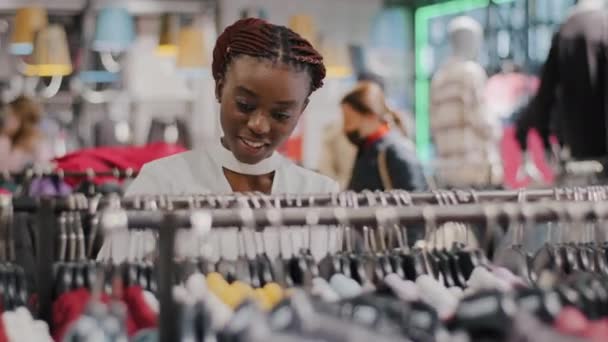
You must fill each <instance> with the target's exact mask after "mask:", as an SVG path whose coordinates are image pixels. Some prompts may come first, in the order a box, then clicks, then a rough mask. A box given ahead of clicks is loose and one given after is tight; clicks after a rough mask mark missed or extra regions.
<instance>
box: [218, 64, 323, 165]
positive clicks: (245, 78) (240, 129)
mask: <svg viewBox="0 0 608 342" xmlns="http://www.w3.org/2000/svg"><path fill="white" fill-rule="evenodd" d="M310 81H311V80H310V76H309V74H308V73H307V72H306V71H295V70H294V69H293V68H291V67H289V66H286V65H283V64H277V63H273V62H271V61H267V60H263V59H259V58H255V57H249V56H239V57H237V58H236V59H234V60H233V61H232V63H231V65H230V67H229V68H228V70H227V72H226V75H225V77H224V79H222V80H220V81H219V82H218V84H217V88H216V94H217V97H218V100H219V102H220V121H221V124H222V129H223V130H224V138H223V143H224V145H225V146H226V147H227V148H228V149H229V150H230V151H232V153H233V154H234V156H235V157H236V159H238V160H239V161H240V162H243V163H247V164H255V163H258V162H260V161H261V160H263V159H265V158H268V157H269V156H270V155H272V153H273V152H274V151H275V150H276V149H277V148H278V147H279V146H280V145H281V144H282V143H283V142H284V141H285V140H286V139H287V138H288V137H289V136H290V135H291V133H292V132H293V130H294V128H295V127H296V124H297V123H298V120H299V118H300V115H301V114H302V112H303V111H304V109H305V108H306V105H307V104H308V94H309V89H310Z"/></svg>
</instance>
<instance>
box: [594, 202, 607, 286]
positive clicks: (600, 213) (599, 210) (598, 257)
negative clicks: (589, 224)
mask: <svg viewBox="0 0 608 342" xmlns="http://www.w3.org/2000/svg"><path fill="white" fill-rule="evenodd" d="M599 201H600V200H598V202H597V203H596V204H595V206H594V211H595V214H596V217H598V219H597V220H596V226H595V228H596V229H599V228H600V227H604V226H605V224H606V222H605V220H604V219H603V218H604V217H606V215H607V214H608V208H607V207H606V205H604V204H603V203H602V202H599ZM595 241H596V243H595V247H594V248H595V250H596V254H595V262H596V265H597V269H598V272H599V273H600V274H602V275H604V276H608V260H607V258H606V250H605V249H604V247H603V246H604V245H605V243H604V244H600V243H599V238H598V236H597V230H596V240H595Z"/></svg>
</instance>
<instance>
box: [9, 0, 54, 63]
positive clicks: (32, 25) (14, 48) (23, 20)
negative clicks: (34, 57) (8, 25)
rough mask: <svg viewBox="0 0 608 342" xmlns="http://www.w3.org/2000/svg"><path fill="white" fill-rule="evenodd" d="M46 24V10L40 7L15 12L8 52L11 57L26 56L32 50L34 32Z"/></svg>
mask: <svg viewBox="0 0 608 342" xmlns="http://www.w3.org/2000/svg"><path fill="white" fill-rule="evenodd" d="M47 23H48V17H47V12H46V9H44V8H42V7H25V8H20V9H18V10H17V13H16V15H15V22H14V25H13V32H12V34H11V45H10V48H9V49H10V52H11V54H13V55H18V56H26V55H30V54H31V53H32V51H33V50H34V36H35V35H36V32H38V31H39V30H40V29H42V28H43V27H45V26H46V25H47Z"/></svg>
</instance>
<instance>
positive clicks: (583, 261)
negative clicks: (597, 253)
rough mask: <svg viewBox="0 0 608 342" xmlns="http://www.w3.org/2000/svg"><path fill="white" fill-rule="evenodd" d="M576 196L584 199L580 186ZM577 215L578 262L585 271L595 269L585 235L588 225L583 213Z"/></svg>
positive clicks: (576, 190)
mask: <svg viewBox="0 0 608 342" xmlns="http://www.w3.org/2000/svg"><path fill="white" fill-rule="evenodd" d="M575 196H576V199H575V201H579V202H580V201H584V200H585V199H584V193H583V191H582V189H581V188H580V187H577V188H575ZM576 214H577V215H576V216H575V220H574V221H575V222H573V223H574V226H575V227H574V229H577V230H578V232H579V234H578V241H576V242H575V243H573V246H574V248H575V249H576V256H577V260H578V264H579V266H580V268H581V269H582V270H584V271H591V272H593V271H594V265H593V264H592V262H591V261H592V260H593V257H592V256H591V253H592V252H591V251H590V250H589V248H587V241H585V235H586V233H587V232H588V229H587V228H588V227H587V225H586V224H585V222H584V220H583V218H582V217H581V214H578V213H576Z"/></svg>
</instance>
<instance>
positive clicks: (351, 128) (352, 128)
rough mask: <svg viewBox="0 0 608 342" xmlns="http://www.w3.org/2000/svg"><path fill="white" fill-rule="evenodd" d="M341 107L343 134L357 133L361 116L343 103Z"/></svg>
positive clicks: (360, 123)
mask: <svg viewBox="0 0 608 342" xmlns="http://www.w3.org/2000/svg"><path fill="white" fill-rule="evenodd" d="M341 107H342V116H343V121H342V122H343V127H344V133H347V134H348V133H349V132H358V131H359V127H361V125H362V123H363V115H361V113H359V112H357V111H356V110H355V109H354V108H353V107H352V106H351V105H349V104H347V103H343V104H342V105H341Z"/></svg>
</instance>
